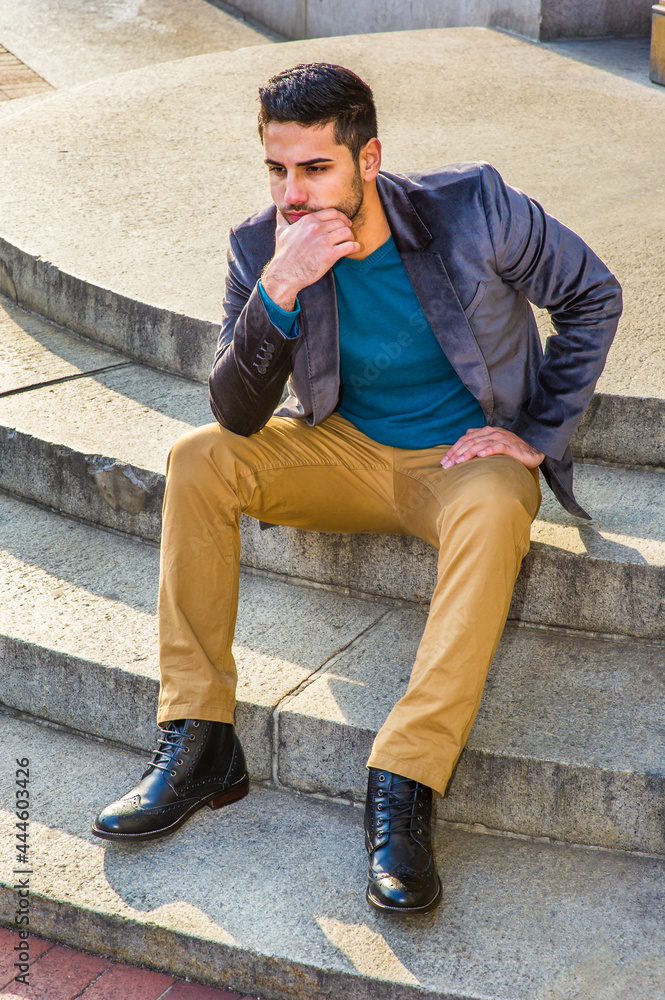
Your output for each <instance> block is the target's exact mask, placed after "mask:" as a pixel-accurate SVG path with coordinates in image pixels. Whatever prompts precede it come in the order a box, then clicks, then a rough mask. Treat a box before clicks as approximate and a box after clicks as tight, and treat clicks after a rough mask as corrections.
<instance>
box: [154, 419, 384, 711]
mask: <svg viewBox="0 0 665 1000" xmlns="http://www.w3.org/2000/svg"><path fill="white" fill-rule="evenodd" d="M392 452H393V449H391V448H388V447H385V446H383V445H380V444H377V443H376V442H374V441H371V440H370V439H369V438H367V437H365V435H363V434H361V433H360V432H359V431H357V430H356V428H355V427H353V425H352V424H350V423H349V422H348V421H346V420H344V419H343V418H342V417H339V416H338V415H336V414H333V415H332V416H331V417H329V418H328V420H326V421H324V422H323V423H322V424H320V425H318V426H317V427H309V426H308V425H307V424H306V423H305V421H303V420H297V419H291V418H288V417H274V418H272V419H271V420H270V421H269V422H268V424H266V426H265V427H264V428H263V430H261V431H260V432H259V433H257V434H252V435H251V436H250V437H242V436H240V435H237V434H233V433H231V432H230V431H226V430H224V429H223V428H221V427H220V426H219V425H217V424H211V425H207V426H205V427H201V428H199V429H197V430H195V431H193V432H191V433H189V434H186V435H185V436H184V437H182V438H180V440H179V441H177V442H176V444H175V445H174V447H173V448H172V450H171V453H170V455H169V462H168V469H167V486H166V494H165V498H164V520H163V529H162V548H161V579H160V595H159V645H160V668H161V681H162V682H161V688H160V697H159V708H158V715H157V719H158V722H159V723H160V724H164V723H165V722H167V721H168V720H170V719H178V718H195V719H208V720H210V721H216V722H233V714H234V709H235V687H236V679H237V677H236V668H235V662H234V659H233V653H232V649H231V647H232V642H233V633H234V629H235V622H236V613H237V604H238V579H239V562H240V533H239V519H240V514H241V513H242V512H246V513H248V514H251V515H252V516H253V517H257V518H261V519H263V520H266V521H270V522H272V523H274V524H286V525H290V526H292V527H298V528H308V529H311V530H313V531H333V532H367V531H370V532H371V531H374V532H381V533H387V534H395V533H401V532H402V527H401V523H400V520H399V517H398V516H397V513H396V509H395V503H394V491H393V470H392Z"/></svg>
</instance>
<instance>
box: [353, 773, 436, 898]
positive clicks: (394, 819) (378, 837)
mask: <svg viewBox="0 0 665 1000" xmlns="http://www.w3.org/2000/svg"><path fill="white" fill-rule="evenodd" d="M431 836H432V789H431V788H428V787H427V786H426V785H421V784H420V783H419V782H417V781H411V779H410V778H402V777H401V776H400V775H399V774H392V773H391V772H390V771H381V770H377V768H375V767H370V769H369V779H368V781H367V799H366V803H365V846H366V847H367V850H368V852H369V881H368V884H367V902H368V903H369V904H370V905H371V906H373V907H375V908H376V909H377V910H387V911H390V912H392V913H428V912H429V911H430V910H433V909H434V907H435V906H437V905H438V904H439V903H440V901H441V882H440V881H439V876H438V873H437V870H436V866H435V864H434V856H433V854H432V842H431Z"/></svg>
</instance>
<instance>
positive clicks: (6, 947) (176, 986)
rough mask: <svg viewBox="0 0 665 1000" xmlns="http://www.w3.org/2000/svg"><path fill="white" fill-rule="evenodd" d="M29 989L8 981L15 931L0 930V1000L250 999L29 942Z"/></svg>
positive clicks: (49, 944) (37, 940) (13, 972)
mask: <svg viewBox="0 0 665 1000" xmlns="http://www.w3.org/2000/svg"><path fill="white" fill-rule="evenodd" d="M28 940H29V955H30V958H29V962H30V973H29V977H28V978H29V986H24V985H23V984H22V983H17V982H16V981H15V979H14V976H15V975H16V971H17V970H16V969H14V962H15V961H17V958H16V952H15V948H16V946H17V945H19V944H20V943H21V941H20V938H19V936H18V934H17V933H16V932H15V931H10V930H7V929H6V928H4V927H0V1000H79V998H80V1000H255V998H253V997H243V996H241V994H240V993H230V992H229V991H228V990H217V989H212V988H211V987H210V986H202V985H201V984H200V983H192V982H189V981H187V980H185V979H178V978H177V977H175V976H168V975H163V974H162V973H160V972H150V971H149V970H148V969H137V968H134V967H133V966H131V965H122V964H120V963H119V962H113V961H111V959H108V958H98V957H97V956H95V955H88V954H86V953H85V952H83V951H76V950H75V949H74V948H65V947H63V946H62V945H58V944H53V942H52V941H44V940H42V939H40V938H36V937H32V936H31V937H30V938H29V939H28Z"/></svg>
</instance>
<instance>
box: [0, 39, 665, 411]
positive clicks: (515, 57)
mask: <svg viewBox="0 0 665 1000" xmlns="http://www.w3.org/2000/svg"><path fill="white" fill-rule="evenodd" d="M314 59H325V60H328V61H333V62H342V63H347V64H349V65H350V66H352V67H354V66H355V67H356V68H357V69H358V70H359V71H360V72H361V73H363V74H364V75H365V76H366V77H367V79H368V80H369V82H370V83H371V85H372V86H373V88H374V90H375V93H376V97H377V102H378V107H379V116H380V133H381V137H382V140H383V142H384V152H385V162H386V166H387V167H388V168H389V169H392V170H408V169H414V168H416V169H417V168H419V167H424V166H433V165H436V164H438V163H443V162H453V161H457V160H477V159H487V160H490V161H492V162H494V163H496V165H497V166H498V167H499V168H500V169H501V170H502V172H503V174H504V176H505V177H506V179H507V180H508V181H509V182H511V183H513V184H515V185H516V186H518V187H522V188H523V189H524V190H526V191H528V192H529V193H530V194H532V195H533V196H534V197H536V198H538V199H539V200H540V201H541V202H542V203H543V204H544V205H545V207H546V208H547V209H548V210H549V211H551V212H552V214H554V215H557V216H558V217H559V218H561V220H562V221H563V222H565V223H566V224H568V225H570V226H571V227H572V228H574V229H576V230H577V231H579V232H580V234H581V235H582V236H583V237H585V238H586V239H587V240H588V241H589V243H590V244H591V245H592V246H593V247H594V249H596V250H597V252H598V253H599V254H600V255H601V256H602V257H603V258H604V259H606V260H607V262H608V264H609V265H610V266H611V267H612V268H613V270H614V271H615V272H616V273H617V275H618V277H619V278H620V280H621V281H622V284H623V285H624V288H625V293H626V294H625V300H626V311H625V315H624V319H623V322H622V326H621V330H620V333H619V335H618V338H617V341H616V344H615V346H614V348H613V350H612V353H611V354H610V359H609V362H608V367H607V369H606V372H605V374H604V375H603V377H602V379H601V382H600V383H599V390H600V391H601V392H606V393H614V394H618V395H624V396H646V397H649V398H662V396H663V384H664V381H665V380H664V379H663V361H662V358H663V352H662V332H661V331H662V323H661V317H662V315H663V313H665V300H664V298H663V296H664V294H665V293H664V292H663V287H662V281H661V274H660V270H659V264H658V262H659V261H660V260H661V259H662V257H663V249H664V240H665V237H664V236H663V233H665V207H664V206H663V201H662V199H657V198H654V197H649V196H647V195H646V193H647V192H649V191H650V190H651V187H652V185H653V178H654V177H655V176H658V175H659V172H660V173H661V174H662V171H663V168H665V137H664V136H663V130H662V128H661V123H662V116H663V111H664V109H665V104H663V101H664V100H665V92H662V88H648V87H643V86H640V85H639V84H638V83H635V82H633V81H632V80H628V79H624V78H621V77H620V76H613V75H612V74H610V73H608V72H606V71H605V70H603V69H600V68H598V67H595V66H589V65H584V64H583V63H582V62H578V61H575V60H574V59H572V58H567V57H566V55H564V54H562V53H561V52H558V51H557V52H555V51H551V50H547V49H544V48H542V47H539V46H536V45H532V44H529V43H527V42H524V41H522V40H520V39H518V38H515V37H510V36H508V35H505V34H501V33H497V32H492V31H488V30H485V29H480V28H460V29H450V30H445V29H444V30H430V31H427V30H425V31H415V32H394V33H386V34H385V35H372V36H347V37H345V38H326V39H316V40H310V41H304V42H294V43H288V44H282V45H274V46H270V45H263V46H259V47H255V48H248V49H242V50H239V51H236V52H232V53H215V54H212V55H204V56H197V57H194V58H190V59H185V60H180V61H178V62H173V63H169V64H168V65H164V66H152V67H148V68H145V69H142V70H137V71H134V72H131V73H125V74H120V75H118V76H116V77H113V78H108V79H105V80H104V81H100V82H98V83H92V84H90V85H89V86H87V87H85V88H83V89H75V90H71V91H67V92H61V93H58V94H56V95H55V96H54V97H52V98H49V99H48V100H47V101H45V102H42V103H40V104H39V105H36V106H35V107H33V108H28V109H27V110H26V111H25V112H24V113H23V114H21V115H19V116H14V117H12V118H11V120H10V121H8V122H7V123H6V127H5V128H4V129H3V134H2V137H1V138H0V218H1V219H2V223H1V225H0V261H1V262H2V267H1V268H0V272H1V273H0V290H1V291H4V292H5V293H6V294H8V295H10V296H11V297H13V298H14V300H15V301H18V302H19V303H21V304H22V305H24V306H25V307H27V308H29V309H32V310H34V311H36V312H39V313H41V314H43V315H45V316H47V317H49V318H51V319H52V320H54V321H55V322H57V323H60V324H62V325H65V326H68V327H69V328H71V329H72V330H74V331H76V332H78V333H82V334H84V335H86V336H91V337H94V338H97V339H98V340H100V341H101V342H103V343H104V344H106V345H108V346H111V347H114V348H118V349H121V350H123V351H126V352H127V353H129V354H132V355H133V356H134V357H135V358H137V359H138V360H141V361H146V362H148V363H149V364H154V365H157V366H160V367H163V368H165V369H167V370H171V371H175V372H177V373H178V374H182V375H186V376H187V377H190V378H196V379H205V377H206V376H207V373H208V369H209V363H210V359H211V356H212V352H213V349H214V341H215V330H216V324H217V323H218V322H219V318H220V305H219V304H220V299H221V295H222V288H223V278H224V270H225V249H226V233H227V231H228V228H229V226H230V225H231V224H232V223H234V222H237V221H238V220H239V219H242V218H243V217H244V216H246V215H248V214H249V213H251V212H253V211H255V210H256V209H257V208H259V207H260V206H261V205H263V204H264V203H266V202H267V201H268V200H269V197H268V187H267V182H266V177H265V167H264V166H263V163H262V156H261V148H260V145H259V142H258V139H257V137H256V131H255V115H256V92H257V87H258V85H259V84H261V83H263V82H265V80H266V79H267V78H268V76H269V75H270V74H271V73H273V72H275V71H278V70H280V69H283V68H284V67H286V66H290V65H293V64H294V63H297V62H300V61H309V60H314ZM645 72H646V70H645ZM395 79H399V80H400V88H399V90H396V89H395V86H394V81H395ZM478 79H482V80H483V87H482V89H481V90H479V88H478V83H477V81H478ZM534 81H537V86H534ZM404 94H408V95H409V99H408V100H404V99H403V97H402V95H404ZM534 123H537V128H536V127H534ZM90 150H94V153H93V154H91V152H90ZM128 164H131V168H129V167H128ZM659 168H660V170H659ZM547 326H548V324H547V320H546V319H543V327H542V328H543V334H545V333H546V332H547Z"/></svg>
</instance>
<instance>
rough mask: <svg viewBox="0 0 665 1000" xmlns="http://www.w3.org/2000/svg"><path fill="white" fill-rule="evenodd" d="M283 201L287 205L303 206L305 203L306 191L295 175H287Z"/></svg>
mask: <svg viewBox="0 0 665 1000" xmlns="http://www.w3.org/2000/svg"><path fill="white" fill-rule="evenodd" d="M284 201H285V202H286V203H287V204H288V205H304V204H305V202H306V201H307V191H306V190H305V187H304V185H303V183H302V181H301V180H300V179H299V178H298V176H297V175H296V174H287V177H286V188H285V190H284Z"/></svg>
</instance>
